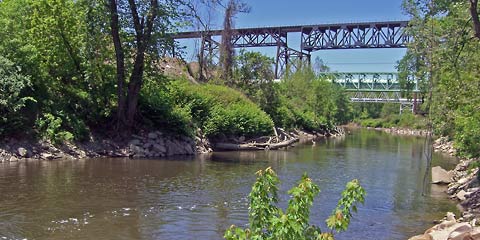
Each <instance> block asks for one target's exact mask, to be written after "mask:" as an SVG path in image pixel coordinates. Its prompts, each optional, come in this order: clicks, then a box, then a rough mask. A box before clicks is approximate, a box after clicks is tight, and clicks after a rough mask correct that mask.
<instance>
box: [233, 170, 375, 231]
mask: <svg viewBox="0 0 480 240" xmlns="http://www.w3.org/2000/svg"><path fill="white" fill-rule="evenodd" d="M256 174H257V180H256V181H255V183H254V184H253V187H252V191H251V192H250V194H249V199H250V208H249V228H246V229H242V228H239V227H236V226H234V225H232V226H231V227H230V228H229V229H228V230H227V231H226V232H225V235H224V237H225V239H321V240H333V237H334V233H335V232H337V233H338V232H342V231H345V230H347V228H348V226H349V224H350V220H351V217H352V213H353V212H356V211H357V204H358V203H363V202H364V200H365V190H364V189H363V188H362V187H361V186H360V184H359V182H358V180H356V179H355V180H352V181H351V182H349V183H347V185H346V188H345V190H344V191H343V192H342V197H341V199H340V200H339V201H338V204H337V207H336V208H335V209H334V210H333V212H332V215H331V216H330V217H329V218H328V219H327V220H326V224H327V226H328V228H329V230H330V231H329V232H322V230H321V229H320V228H319V227H318V226H315V225H311V224H310V222H309V220H310V208H311V207H312V205H313V199H314V198H315V196H316V195H317V194H318V193H319V192H320V189H319V187H318V186H317V185H316V184H315V183H314V182H313V181H312V179H310V178H309V177H308V176H307V174H304V175H303V176H302V179H301V180H300V181H299V182H298V186H295V187H293V188H292V189H291V190H290V191H288V193H289V194H290V195H291V198H290V200H289V201H288V207H287V209H286V210H282V209H281V208H279V207H278V206H277V203H278V184H279V182H280V181H279V179H278V176H277V175H276V173H275V172H274V171H273V170H272V169H271V168H270V167H269V168H267V169H265V170H264V171H263V170H260V171H258V172H257V173H256Z"/></svg>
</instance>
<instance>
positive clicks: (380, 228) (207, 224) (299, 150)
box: [0, 130, 455, 239]
mask: <svg viewBox="0 0 480 240" xmlns="http://www.w3.org/2000/svg"><path fill="white" fill-rule="evenodd" d="M423 150H424V149H423V139H422V138H415V137H396V136H391V135H387V134H384V133H381V132H376V131H367V130H362V131H354V132H353V134H351V135H347V136H345V137H343V138H339V139H330V140H327V141H321V142H317V143H316V144H315V145H312V144H311V143H310V144H303V145H299V146H297V147H295V148H291V149H289V150H287V151H270V152H229V153H215V154H212V155H208V156H200V157H196V158H187V159H185V158H175V159H148V160H147V159H144V160H130V159H88V160H77V161H29V162H20V163H5V164H0V239H221V238H222V235H223V233H224V230H225V229H226V228H228V227H229V226H230V225H231V224H236V225H238V226H245V224H247V222H248V205H247V203H248V200H247V195H248V193H249V192H250V188H251V185H252V184H253V182H254V180H255V176H254V173H255V172H256V171H257V170H259V169H264V168H266V167H267V166H272V167H273V168H274V169H275V170H276V171H277V173H278V175H279V177H280V179H281V181H282V185H281V191H282V195H281V196H280V198H281V204H280V205H281V206H282V207H285V206H286V202H287V201H288V197H289V196H288V195H287V194H286V191H287V190H288V189H290V188H291V187H292V186H293V185H294V184H295V183H296V182H297V181H298V180H299V179H300V177H301V175H302V174H303V173H304V172H307V173H308V174H309V175H310V176H311V177H312V179H313V180H314V181H315V182H316V183H317V184H318V185H319V186H320V188H321V193H320V194H319V195H318V197H317V198H316V199H315V203H314V206H313V208H312V218H311V221H312V223H314V224H316V225H321V226H324V220H325V219H326V218H327V216H328V215H329V214H330V213H331V211H332V209H333V208H334V207H335V204H336V201H337V200H338V198H339V196H340V193H341V191H342V190H343V188H344V186H345V184H346V183H347V182H348V181H349V180H351V179H353V178H358V179H359V180H360V182H361V184H362V185H363V186H364V187H365V189H366V191H367V197H366V202H365V205H363V206H361V207H360V208H359V212H358V213H357V214H355V215H354V218H353V220H352V223H351V227H350V228H349V230H348V232H346V233H342V234H340V235H338V238H337V239H406V238H408V237H409V236H412V235H414V234H417V233H420V232H422V231H424V230H425V229H426V228H429V227H430V226H431V225H432V223H431V222H432V220H434V219H437V218H440V217H441V216H442V215H443V214H444V213H445V212H446V211H451V210H455V207H454V203H453V202H451V201H450V200H448V199H447V198H446V195H444V194H442V193H441V190H442V189H431V188H430V189H427V191H428V194H427V196H422V193H421V192H422V181H423V174H424V172H425V166H426V163H425V161H424V160H422V152H423ZM434 157H435V159H434V165H441V166H443V167H445V168H452V167H453V165H454V164H455V160H454V159H452V158H446V157H445V156H441V155H435V156H434ZM324 228H325V227H324Z"/></svg>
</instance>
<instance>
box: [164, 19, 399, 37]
mask: <svg viewBox="0 0 480 240" xmlns="http://www.w3.org/2000/svg"><path fill="white" fill-rule="evenodd" d="M407 25H408V21H384V22H360V23H333V24H316V25H292V26H278V27H254V28H237V29H234V30H233V31H234V32H235V33H236V34H247V33H254V32H255V33H261V32H268V33H270V32H282V33H295V32H296V33H298V32H302V33H308V32H309V31H311V30H313V29H319V30H322V29H323V30H336V29H345V30H350V31H352V30H353V29H367V28H372V27H375V28H384V27H388V28H394V27H406V26H407ZM222 32H223V30H221V29H216V30H209V31H186V32H178V33H173V34H171V36H172V38H173V39H186V38H201V37H202V36H221V35H222Z"/></svg>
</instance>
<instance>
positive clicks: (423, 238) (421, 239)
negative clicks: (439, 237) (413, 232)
mask: <svg viewBox="0 0 480 240" xmlns="http://www.w3.org/2000/svg"><path fill="white" fill-rule="evenodd" d="M408 240H432V237H430V235H428V234H422V235H417V236H413V237H411V238H409V239H408Z"/></svg>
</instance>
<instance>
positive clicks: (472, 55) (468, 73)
mask: <svg viewBox="0 0 480 240" xmlns="http://www.w3.org/2000/svg"><path fill="white" fill-rule="evenodd" d="M403 9H404V11H405V12H406V13H407V14H408V15H410V17H411V20H410V24H409V28H408V34H410V35H412V36H413V38H414V39H421V40H420V41H413V42H412V43H411V44H410V45H409V47H408V50H407V54H406V55H405V56H404V58H403V59H402V60H401V61H400V62H399V67H398V70H399V74H400V76H401V77H402V78H403V79H404V80H405V82H407V83H408V82H412V81H413V80H415V79H418V80H419V81H420V86H421V87H422V91H423V94H424V96H425V101H426V103H425V104H423V105H422V109H421V112H423V113H425V114H427V115H428V117H429V118H430V119H431V120H432V124H433V130H434V131H435V133H436V134H438V135H442V136H449V137H450V138H451V139H453V140H454V144H455V146H456V148H457V149H458V150H459V153H460V154H462V155H464V156H471V157H475V156H480V114H479V110H480V84H478V83H479V82H480V71H479V69H480V21H479V11H478V9H480V6H479V2H478V0H471V1H444V0H433V1H412V0H404V2H403Z"/></svg>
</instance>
